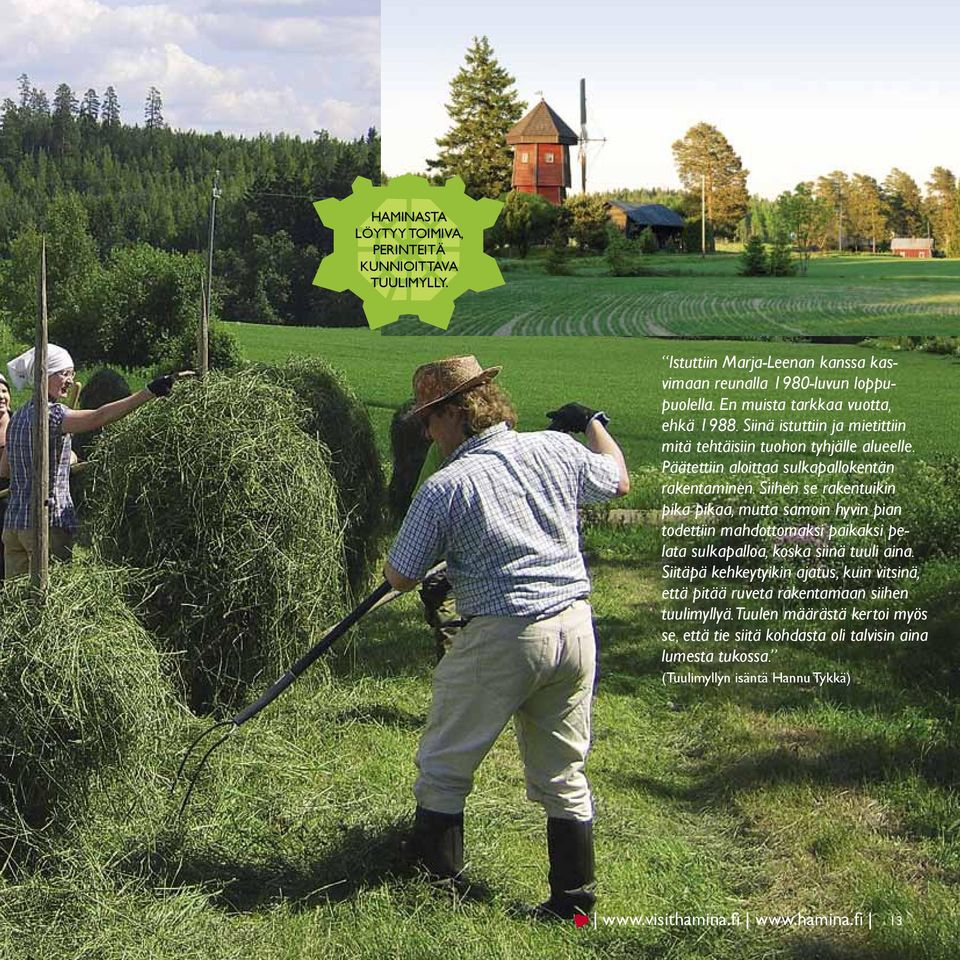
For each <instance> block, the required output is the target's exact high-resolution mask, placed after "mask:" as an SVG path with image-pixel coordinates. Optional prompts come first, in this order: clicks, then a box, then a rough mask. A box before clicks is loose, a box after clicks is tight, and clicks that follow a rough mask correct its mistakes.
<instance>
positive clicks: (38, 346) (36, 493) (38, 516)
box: [30, 237, 50, 597]
mask: <svg viewBox="0 0 960 960" xmlns="http://www.w3.org/2000/svg"><path fill="white" fill-rule="evenodd" d="M33 413H34V417H33V485H32V487H31V494H32V497H31V499H32V502H31V504H30V506H31V511H30V512H31V515H32V519H33V525H32V531H33V563H32V564H31V565H30V579H31V582H32V583H33V586H34V587H35V588H36V589H37V590H38V591H39V592H40V595H41V597H43V595H44V594H45V593H46V590H47V582H48V579H49V573H50V413H49V403H48V401H47V240H46V237H41V238H40V281H39V285H38V290H37V336H36V342H35V343H34V351H33Z"/></svg>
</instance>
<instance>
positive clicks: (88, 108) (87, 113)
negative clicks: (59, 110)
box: [80, 87, 100, 123]
mask: <svg viewBox="0 0 960 960" xmlns="http://www.w3.org/2000/svg"><path fill="white" fill-rule="evenodd" d="M80 119H81V120H87V121H90V122H92V123H96V122H97V121H98V120H99V119H100V98H99V97H98V96H97V91H96V90H94V89H93V87H91V88H90V89H89V90H88V91H87V92H86V93H85V94H84V95H83V102H82V103H81V104H80Z"/></svg>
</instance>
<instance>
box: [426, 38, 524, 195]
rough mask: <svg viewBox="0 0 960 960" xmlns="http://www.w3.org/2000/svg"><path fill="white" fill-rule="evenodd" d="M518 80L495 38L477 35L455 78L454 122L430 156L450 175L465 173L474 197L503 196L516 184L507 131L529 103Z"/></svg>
mask: <svg viewBox="0 0 960 960" xmlns="http://www.w3.org/2000/svg"><path fill="white" fill-rule="evenodd" d="M513 83H514V78H513V77H512V76H510V74H509V73H507V71H506V70H505V69H504V68H503V67H501V66H500V64H499V63H498V62H497V60H496V58H495V57H494V55H493V48H492V47H491V46H490V41H489V40H488V39H487V38H486V37H480V38H479V39H478V38H477V37H474V38H473V46H471V47H470V49H469V50H468V51H467V55H466V63H465V65H464V66H463V67H461V68H460V71H459V72H458V73H457V75H456V76H455V77H454V78H453V80H451V81H450V102H449V103H448V104H447V113H448V114H449V116H450V119H451V120H452V121H453V126H452V127H451V128H450V129H449V130H448V131H447V133H446V134H445V135H444V136H443V137H440V138H439V139H438V140H437V146H438V147H439V148H440V152H439V155H438V156H437V158H436V159H435V160H428V161H427V165H428V166H429V167H430V168H431V169H433V170H436V171H437V172H438V173H439V174H440V176H441V177H443V178H444V179H446V178H447V177H452V176H460V177H462V178H463V182H464V184H465V185H466V191H467V193H468V194H469V195H470V196H472V197H499V196H500V195H501V194H502V193H505V192H506V191H507V190H509V189H510V179H511V174H512V172H513V158H512V155H511V153H510V148H509V147H508V146H507V141H506V136H507V132H508V131H509V130H510V128H511V127H512V126H513V125H514V124H515V123H516V122H517V121H518V120H519V119H520V117H521V116H523V111H524V109H525V108H526V104H525V103H523V102H522V101H520V100H519V99H518V98H517V93H516V90H514V89H513Z"/></svg>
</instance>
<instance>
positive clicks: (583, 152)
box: [580, 77, 587, 193]
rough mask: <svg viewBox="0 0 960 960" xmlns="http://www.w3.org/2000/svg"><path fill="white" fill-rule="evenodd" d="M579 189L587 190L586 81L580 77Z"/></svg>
mask: <svg viewBox="0 0 960 960" xmlns="http://www.w3.org/2000/svg"><path fill="white" fill-rule="evenodd" d="M580 189H581V190H582V191H583V192H584V193H586V192H587V81H586V79H585V78H584V77H581V78H580Z"/></svg>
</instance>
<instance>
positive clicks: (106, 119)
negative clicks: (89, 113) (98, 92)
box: [100, 87, 120, 127]
mask: <svg viewBox="0 0 960 960" xmlns="http://www.w3.org/2000/svg"><path fill="white" fill-rule="evenodd" d="M100 120H101V123H102V124H103V125H104V126H105V127H119V126H120V101H119V100H118V99H117V91H116V90H114V89H113V87H107V89H106V91H104V94H103V110H102V112H101V114H100Z"/></svg>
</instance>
